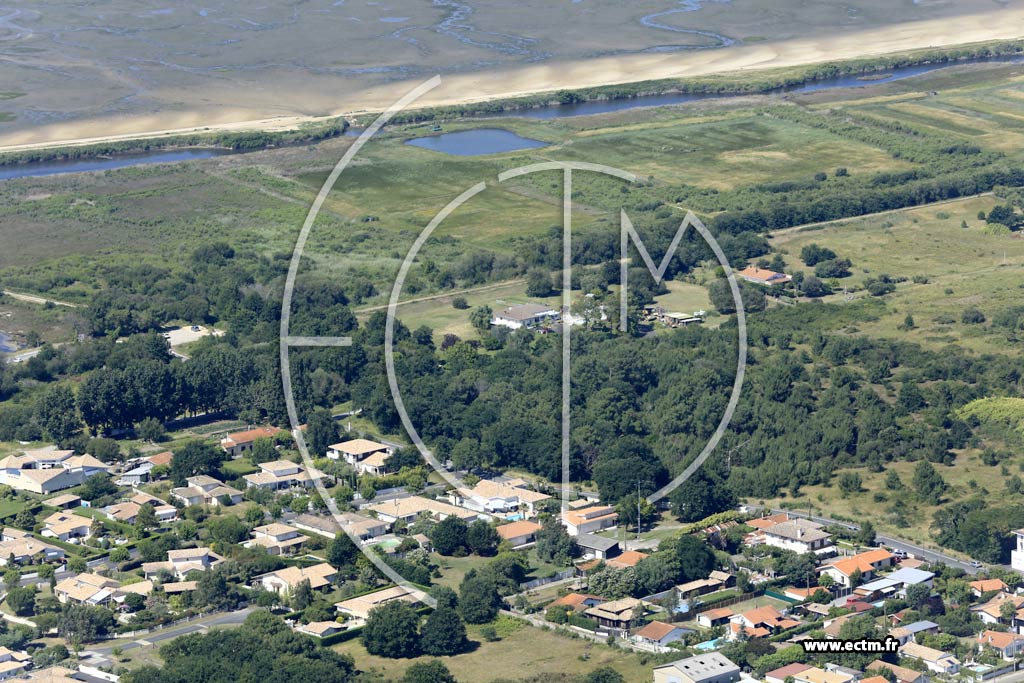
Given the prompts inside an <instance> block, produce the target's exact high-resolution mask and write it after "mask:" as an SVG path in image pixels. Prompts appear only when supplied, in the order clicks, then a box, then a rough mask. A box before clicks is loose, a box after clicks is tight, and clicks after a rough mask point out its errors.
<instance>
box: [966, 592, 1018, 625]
mask: <svg viewBox="0 0 1024 683" xmlns="http://www.w3.org/2000/svg"><path fill="white" fill-rule="evenodd" d="M1006 602H1008V603H1010V604H1011V605H1012V606H1013V611H1014V612H1015V614H1016V615H1020V614H1021V613H1022V612H1024V596H1021V595H1011V594H1009V593H996V594H995V595H994V596H993V597H992V599H991V600H989V601H988V602H986V603H983V604H981V605H972V606H971V611H972V612H974V613H975V614H977V615H978V617H980V618H981V621H982V622H983V623H985V624H1007V625H1009V626H1011V627H1013V626H1015V625H1016V624H1015V623H1014V622H1016V621H1017V619H1018V617H1017V616H1015V617H1014V618H1013V619H1009V620H1008V619H1006V618H1004V617H1003V610H1004V609H1007V608H1004V607H1003V603H1006Z"/></svg>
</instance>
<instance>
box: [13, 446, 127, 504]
mask: <svg viewBox="0 0 1024 683" xmlns="http://www.w3.org/2000/svg"><path fill="white" fill-rule="evenodd" d="M111 469H112V468H111V466H110V465H106V464H104V463H102V462H100V461H99V460H97V459H96V458H94V457H93V456H91V455H89V454H88V453H86V454H84V455H75V452H74V451H67V450H60V449H58V448H57V447H56V446H48V447H46V448H39V449H36V450H32V451H24V452H23V453H21V454H20V455H8V456H7V457H6V458H4V459H3V460H0V484H7V485H8V486H10V487H11V488H15V489H18V490H20V491H30V492H32V493H41V494H47V493H53V492H54V491H60V490H62V489H69V488H71V487H72V486H78V485H79V484H81V483H83V482H84V481H85V480H86V479H88V478H89V477H91V476H93V475H96V474H109V473H110V470H111Z"/></svg>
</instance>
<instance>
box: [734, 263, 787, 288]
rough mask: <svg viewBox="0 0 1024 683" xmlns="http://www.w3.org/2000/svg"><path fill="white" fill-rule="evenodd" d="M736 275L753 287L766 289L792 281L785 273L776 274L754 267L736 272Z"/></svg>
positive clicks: (772, 271)
mask: <svg viewBox="0 0 1024 683" xmlns="http://www.w3.org/2000/svg"><path fill="white" fill-rule="evenodd" d="M736 275H737V277H739V278H740V279H741V280H746V281H747V282H752V283H753V284H755V285H765V286H768V287H774V286H775V285H784V284H786V283H787V282H790V281H792V279H793V278H792V276H790V275H786V274H785V273H776V272H775V271H774V270H767V269H765V268H757V267H756V266H750V267H747V268H744V269H743V270H740V271H737V272H736Z"/></svg>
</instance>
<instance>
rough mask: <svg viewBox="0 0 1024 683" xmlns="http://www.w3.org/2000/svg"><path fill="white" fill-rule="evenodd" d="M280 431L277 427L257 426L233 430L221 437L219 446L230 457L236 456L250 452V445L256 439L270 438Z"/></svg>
mask: <svg viewBox="0 0 1024 683" xmlns="http://www.w3.org/2000/svg"><path fill="white" fill-rule="evenodd" d="M282 431H284V430H281V429H278V428H277V427H257V428H255V429H247V430H246V431H244V432H235V433H233V434H228V435H227V436H225V437H224V438H223V439H221V440H220V447H221V448H223V449H224V451H225V452H226V453H228V454H230V455H231V457H232V458H237V457H239V456H241V455H243V454H245V453H252V446H253V444H254V443H256V439H272V438H274V437H275V436H277V434H278V433H279V432H282Z"/></svg>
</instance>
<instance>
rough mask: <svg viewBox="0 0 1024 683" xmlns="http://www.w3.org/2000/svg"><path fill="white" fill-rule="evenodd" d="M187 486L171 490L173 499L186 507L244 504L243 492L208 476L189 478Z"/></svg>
mask: <svg viewBox="0 0 1024 683" xmlns="http://www.w3.org/2000/svg"><path fill="white" fill-rule="evenodd" d="M185 482H186V483H187V486H179V487H178V488H173V489H171V498H176V499H177V500H180V501H181V502H182V503H184V504H185V505H186V506H189V507H191V506H193V505H220V504H221V501H229V502H230V504H231V505H237V504H238V503H241V502H242V492H241V491H239V490H238V489H236V488H233V487H231V486H227V485H225V484H224V482H222V481H221V480H220V479H215V478H214V477H211V476H209V475H206V474H200V475H197V476H194V477H188V478H187V479H186V480H185Z"/></svg>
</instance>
